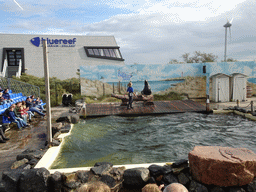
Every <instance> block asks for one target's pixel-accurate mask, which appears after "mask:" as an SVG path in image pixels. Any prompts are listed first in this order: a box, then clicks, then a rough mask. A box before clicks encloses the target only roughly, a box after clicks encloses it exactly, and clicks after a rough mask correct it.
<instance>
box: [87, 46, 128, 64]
mask: <svg viewBox="0 0 256 192" xmlns="http://www.w3.org/2000/svg"><path fill="white" fill-rule="evenodd" d="M84 49H85V52H86V55H87V57H95V58H100V59H111V60H119V61H124V59H123V58H122V55H121V53H120V50H119V47H84Z"/></svg>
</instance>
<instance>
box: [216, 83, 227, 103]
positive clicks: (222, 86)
mask: <svg viewBox="0 0 256 192" xmlns="http://www.w3.org/2000/svg"><path fill="white" fill-rule="evenodd" d="M226 101H229V79H228V78H220V79H218V102H226Z"/></svg>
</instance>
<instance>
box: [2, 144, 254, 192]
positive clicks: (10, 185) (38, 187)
mask: <svg viewBox="0 0 256 192" xmlns="http://www.w3.org/2000/svg"><path fill="white" fill-rule="evenodd" d="M35 154H36V153H35V151H34V152H31V151H26V152H24V153H23V154H21V155H19V156H17V159H22V161H24V162H25V163H24V164H23V165H21V166H20V167H17V168H16V169H13V170H9V171H4V172H3V174H2V181H1V183H0V191H1V192H2V191H3V192H5V191H6V192H12V191H24V192H25V191H26V192H27V191H35V192H37V191H38V192H39V191H54V192H57V191H58V192H61V191H76V190H78V189H79V188H80V187H81V186H82V185H83V184H85V183H93V182H96V181H101V182H103V183H105V184H106V185H108V186H109V188H110V189H111V191H113V192H114V191H141V189H142V188H143V187H144V186H145V185H147V184H149V183H156V184H157V185H161V184H164V186H165V187H166V186H168V185H169V184H171V183H180V184H182V185H183V186H185V187H186V188H187V189H188V191H191V192H207V191H211V192H222V191H229V192H245V191H248V192H255V191H256V178H255V176H256V154H255V153H253V152H252V151H250V150H248V149H243V148H229V147H217V146H197V147H195V148H194V149H193V150H192V151H191V152H190V153H189V155H188V157H189V162H188V160H187V159H182V160H180V161H177V162H175V163H173V164H166V165H164V166H159V165H154V164H152V165H150V166H149V167H147V168H145V167H140V168H132V169H125V167H113V164H111V163H108V162H99V163H96V164H95V165H94V167H92V168H91V169H90V170H89V171H81V170H80V171H76V172H73V173H60V172H57V171H56V172H55V173H54V174H50V172H49V171H48V170H47V169H45V168H39V169H30V168H31V167H29V166H28V165H30V164H31V160H32V159H35V158H36V159H38V158H40V155H35ZM28 162H30V163H28Z"/></svg>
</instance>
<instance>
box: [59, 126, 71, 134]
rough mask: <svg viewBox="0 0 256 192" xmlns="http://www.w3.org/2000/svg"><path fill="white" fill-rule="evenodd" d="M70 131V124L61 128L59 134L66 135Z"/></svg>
mask: <svg viewBox="0 0 256 192" xmlns="http://www.w3.org/2000/svg"><path fill="white" fill-rule="evenodd" d="M70 129H71V125H70V124H67V125H65V126H64V127H62V128H61V129H60V132H61V133H68V132H69V131H70Z"/></svg>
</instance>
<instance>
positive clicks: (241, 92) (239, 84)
mask: <svg viewBox="0 0 256 192" xmlns="http://www.w3.org/2000/svg"><path fill="white" fill-rule="evenodd" d="M244 82H245V81H244V77H237V78H236V81H235V89H234V95H235V96H236V97H235V98H234V99H235V100H237V99H238V100H240V101H244V100H245V85H244Z"/></svg>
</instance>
